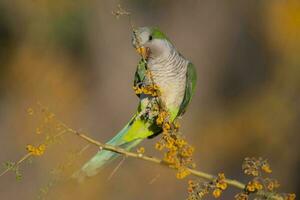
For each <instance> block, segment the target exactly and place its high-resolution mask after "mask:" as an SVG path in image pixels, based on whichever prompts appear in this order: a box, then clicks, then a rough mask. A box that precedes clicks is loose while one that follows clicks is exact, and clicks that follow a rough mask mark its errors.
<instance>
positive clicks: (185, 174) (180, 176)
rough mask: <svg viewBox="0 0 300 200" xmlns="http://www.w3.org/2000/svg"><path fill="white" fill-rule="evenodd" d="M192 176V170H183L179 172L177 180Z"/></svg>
mask: <svg viewBox="0 0 300 200" xmlns="http://www.w3.org/2000/svg"><path fill="white" fill-rule="evenodd" d="M190 174H191V172H190V170H188V169H187V168H181V169H179V170H178V172H177V174H176V178H177V179H183V178H185V177H187V176H188V175H190Z"/></svg>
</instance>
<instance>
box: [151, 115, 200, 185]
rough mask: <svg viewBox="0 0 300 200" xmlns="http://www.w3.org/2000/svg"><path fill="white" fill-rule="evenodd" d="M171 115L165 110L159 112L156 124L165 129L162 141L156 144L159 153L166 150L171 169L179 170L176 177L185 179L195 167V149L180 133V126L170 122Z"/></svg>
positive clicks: (166, 160) (166, 158)
mask: <svg viewBox="0 0 300 200" xmlns="http://www.w3.org/2000/svg"><path fill="white" fill-rule="evenodd" d="M169 116H170V115H169V113H168V112H167V111H165V110H162V111H160V112H159V114H158V116H157V118H156V124H157V125H158V126H160V127H162V129H163V134H162V137H161V139H160V140H159V141H158V142H157V143H156V144H155V148H156V149H157V150H159V151H162V150H165V153H164V161H165V162H166V163H168V165H169V166H170V167H173V168H175V169H178V171H177V174H176V177H177V178H178V179H183V178H185V177H186V176H188V175H189V174H190V170H189V169H188V168H189V167H195V164H194V163H193V162H192V155H193V152H194V148H193V147H192V146H190V145H189V144H188V143H187V141H186V140H185V139H184V138H183V137H182V136H181V135H180V134H179V133H178V128H179V124H178V123H177V122H170V120H169Z"/></svg>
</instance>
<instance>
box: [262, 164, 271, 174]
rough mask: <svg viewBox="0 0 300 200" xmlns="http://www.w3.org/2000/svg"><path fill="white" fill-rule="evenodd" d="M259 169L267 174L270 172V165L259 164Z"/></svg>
mask: <svg viewBox="0 0 300 200" xmlns="http://www.w3.org/2000/svg"><path fill="white" fill-rule="evenodd" d="M261 169H262V170H263V171H264V172H266V173H268V174H270V173H272V169H271V167H270V165H269V164H267V163H265V164H263V165H262V166H261Z"/></svg>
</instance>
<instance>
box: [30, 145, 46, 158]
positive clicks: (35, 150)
mask: <svg viewBox="0 0 300 200" xmlns="http://www.w3.org/2000/svg"><path fill="white" fill-rule="evenodd" d="M26 150H27V151H28V153H30V154H31V155H33V156H41V155H43V154H44V152H45V150H46V145H45V144H41V145H39V146H38V147H35V146H33V145H31V144H29V145H27V146H26Z"/></svg>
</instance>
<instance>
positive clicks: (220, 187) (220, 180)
mask: <svg viewBox="0 0 300 200" xmlns="http://www.w3.org/2000/svg"><path fill="white" fill-rule="evenodd" d="M226 188H227V183H226V182H225V174H224V173H219V174H218V177H217V179H216V180H215V189H214V191H213V196H214V197H215V198H219V197H220V196H221V194H222V192H223V191H224V190H226Z"/></svg>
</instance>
